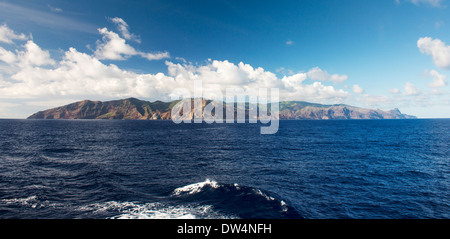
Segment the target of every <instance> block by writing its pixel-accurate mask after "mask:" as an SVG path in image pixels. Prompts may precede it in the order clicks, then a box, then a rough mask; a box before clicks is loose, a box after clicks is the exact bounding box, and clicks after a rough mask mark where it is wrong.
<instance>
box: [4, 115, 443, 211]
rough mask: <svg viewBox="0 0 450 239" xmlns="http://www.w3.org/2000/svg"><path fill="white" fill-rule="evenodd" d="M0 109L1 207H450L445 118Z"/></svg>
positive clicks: (9, 209) (430, 209)
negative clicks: (57, 115) (267, 128)
mask: <svg viewBox="0 0 450 239" xmlns="http://www.w3.org/2000/svg"><path fill="white" fill-rule="evenodd" d="M260 127H261V125H258V124H211V125H209V124H205V123H204V124H179V125H177V124H174V123H173V122H171V121H123V120H104V121H100V120H0V218H245V219H247V218H264V219H265V218H307V219H316V218H324V219H329V218H332V219H334V218H336V219H340V218H356V219H361V218H364V219H372V218H391V219H397V218H450V152H449V146H450V120H448V119H429V120H428V119H427V120H425V119H424V120H351V121H345V120H342V121H307V120H300V121H281V122H280V129H279V131H278V133H277V134H275V135H261V134H260Z"/></svg>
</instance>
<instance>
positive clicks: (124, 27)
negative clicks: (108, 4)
mask: <svg viewBox="0 0 450 239" xmlns="http://www.w3.org/2000/svg"><path fill="white" fill-rule="evenodd" d="M110 20H111V21H112V22H113V23H115V24H116V25H117V28H118V29H119V32H120V34H121V35H122V37H123V38H125V39H127V40H134V41H136V42H138V43H140V40H139V38H137V36H136V35H134V34H131V33H130V31H129V30H128V24H127V23H126V22H125V21H124V20H123V19H122V18H120V17H114V18H111V19H110Z"/></svg>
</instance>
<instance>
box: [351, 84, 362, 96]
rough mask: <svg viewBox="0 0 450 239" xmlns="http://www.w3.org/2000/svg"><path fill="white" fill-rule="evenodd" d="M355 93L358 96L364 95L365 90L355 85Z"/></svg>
mask: <svg viewBox="0 0 450 239" xmlns="http://www.w3.org/2000/svg"><path fill="white" fill-rule="evenodd" d="M353 92H354V93H356V94H362V93H364V89H363V88H362V87H361V86H359V85H353Z"/></svg>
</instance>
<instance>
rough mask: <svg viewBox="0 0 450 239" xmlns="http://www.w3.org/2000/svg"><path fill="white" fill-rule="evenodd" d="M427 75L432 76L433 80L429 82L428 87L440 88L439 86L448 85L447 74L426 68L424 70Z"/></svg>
mask: <svg viewBox="0 0 450 239" xmlns="http://www.w3.org/2000/svg"><path fill="white" fill-rule="evenodd" d="M424 75H425V77H431V78H432V80H433V81H432V82H431V83H429V84H428V87H431V88H438V87H444V86H446V85H447V80H446V76H445V75H442V74H440V73H439V72H437V71H435V70H431V71H430V70H428V69H427V70H425V72H424Z"/></svg>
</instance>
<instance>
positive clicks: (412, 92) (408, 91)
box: [403, 82, 421, 96]
mask: <svg viewBox="0 0 450 239" xmlns="http://www.w3.org/2000/svg"><path fill="white" fill-rule="evenodd" d="M403 90H404V92H403V94H404V95H406V96H417V95H420V93H421V91H420V90H419V89H417V87H416V86H415V85H414V84H412V83H411V82H406V84H405V86H403Z"/></svg>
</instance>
